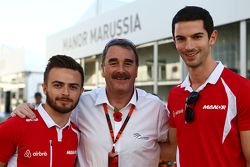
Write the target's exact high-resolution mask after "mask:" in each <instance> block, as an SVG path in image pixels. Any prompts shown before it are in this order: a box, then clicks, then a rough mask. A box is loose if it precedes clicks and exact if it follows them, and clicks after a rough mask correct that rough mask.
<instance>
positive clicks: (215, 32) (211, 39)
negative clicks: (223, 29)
mask: <svg viewBox="0 0 250 167" xmlns="http://www.w3.org/2000/svg"><path fill="white" fill-rule="evenodd" d="M217 37H218V31H216V30H214V31H213V32H212V34H211V36H210V39H209V43H210V45H211V46H212V45H214V44H215V42H216V40H217Z"/></svg>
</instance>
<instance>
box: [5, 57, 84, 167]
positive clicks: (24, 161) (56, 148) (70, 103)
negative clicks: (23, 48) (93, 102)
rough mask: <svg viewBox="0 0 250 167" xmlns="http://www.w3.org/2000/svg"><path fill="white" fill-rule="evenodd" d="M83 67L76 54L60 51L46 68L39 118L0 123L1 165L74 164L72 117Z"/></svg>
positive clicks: (55, 166) (56, 166) (58, 166)
mask: <svg viewBox="0 0 250 167" xmlns="http://www.w3.org/2000/svg"><path fill="white" fill-rule="evenodd" d="M83 77H84V76H83V69H82V67H81V65H80V64H79V63H77V62H76V61H75V60H74V59H73V58H71V57H68V56H64V55H57V56H53V57H51V58H50V59H49V63H48V64H47V67H46V70H45V72H44V84H43V92H44V94H45V95H46V103H45V104H40V106H39V107H38V109H37V111H35V110H34V112H35V114H36V117H37V118H36V119H35V120H31V119H29V118H26V119H22V118H19V117H11V118H9V119H7V120H6V121H5V122H3V123H1V124H0V134H1V135H0V148H1V151H0V167H3V166H5V165H6V164H8V166H20V167H27V166H41V167H44V166H53V167H61V166H68V167H70V166H72V167H73V166H74V165H75V160H76V155H77V147H78V138H79V134H78V130H77V129H76V127H75V125H74V124H72V123H71V122H70V120H69V118H70V114H71V111H72V110H73V109H74V108H75V106H76V105H77V103H78V101H79V97H80V95H81V93H82V92H83V80H84V79H83Z"/></svg>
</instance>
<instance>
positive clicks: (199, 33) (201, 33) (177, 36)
mask: <svg viewBox="0 0 250 167" xmlns="http://www.w3.org/2000/svg"><path fill="white" fill-rule="evenodd" d="M197 35H204V33H203V32H198V33H195V34H192V35H191V37H193V36H197ZM183 37H185V36H183V35H176V36H175V38H183Z"/></svg>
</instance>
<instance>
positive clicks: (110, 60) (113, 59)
mask: <svg viewBox="0 0 250 167" xmlns="http://www.w3.org/2000/svg"><path fill="white" fill-rule="evenodd" d="M112 61H118V59H117V58H111V59H109V60H108V62H112Z"/></svg>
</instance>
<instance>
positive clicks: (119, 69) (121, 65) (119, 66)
mask: <svg viewBox="0 0 250 167" xmlns="http://www.w3.org/2000/svg"><path fill="white" fill-rule="evenodd" d="M117 71H120V72H123V71H124V65H123V64H119V65H118V67H117Z"/></svg>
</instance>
